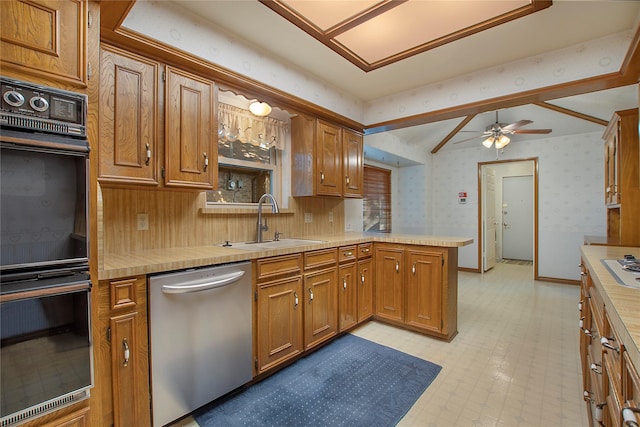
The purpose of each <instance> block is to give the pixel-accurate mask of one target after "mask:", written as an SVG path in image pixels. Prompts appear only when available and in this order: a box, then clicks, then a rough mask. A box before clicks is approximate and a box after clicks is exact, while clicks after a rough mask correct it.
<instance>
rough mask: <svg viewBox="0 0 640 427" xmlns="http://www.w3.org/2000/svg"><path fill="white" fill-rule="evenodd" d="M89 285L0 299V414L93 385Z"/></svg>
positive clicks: (8, 413)
mask: <svg viewBox="0 0 640 427" xmlns="http://www.w3.org/2000/svg"><path fill="white" fill-rule="evenodd" d="M89 300H90V293H89V290H87V289H85V290H81V291H76V292H71V293H63V294H55V295H50V296H43V297H37V298H28V299H21V300H15V301H9V302H3V303H2V306H1V310H0V316H1V319H0V330H1V334H2V340H1V348H0V363H1V369H0V375H1V377H2V383H1V386H2V387H1V390H2V393H1V394H2V398H1V399H0V401H1V404H0V406H1V409H2V413H1V416H2V417H5V416H7V415H11V414H13V413H16V412H18V411H21V410H24V409H26V408H30V407H32V406H34V405H37V404H40V403H43V402H46V401H48V400H50V399H54V398H59V397H61V396H64V395H66V394H69V393H72V392H76V391H78V390H80V389H83V388H86V387H90V386H91V385H92V375H91V367H92V365H91V339H90V337H91V335H90V330H91V329H90V323H89V317H88V316H89V306H90V303H89Z"/></svg>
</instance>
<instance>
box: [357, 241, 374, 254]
mask: <svg viewBox="0 0 640 427" xmlns="http://www.w3.org/2000/svg"><path fill="white" fill-rule="evenodd" d="M372 249H373V248H372V245H371V243H363V244H361V245H358V258H367V257H370V256H371V255H372V253H373V251H372Z"/></svg>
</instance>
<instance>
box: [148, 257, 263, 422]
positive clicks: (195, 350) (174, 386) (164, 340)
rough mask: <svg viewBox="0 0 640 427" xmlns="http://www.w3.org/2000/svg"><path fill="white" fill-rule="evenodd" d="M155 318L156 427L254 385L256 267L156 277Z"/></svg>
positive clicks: (153, 286)
mask: <svg viewBox="0 0 640 427" xmlns="http://www.w3.org/2000/svg"><path fill="white" fill-rule="evenodd" d="M149 319H150V320H149V322H150V326H149V328H150V340H151V344H150V345H151V392H152V396H151V397H152V405H153V425H154V426H162V425H165V424H167V423H169V422H171V421H174V420H176V419H177V418H180V417H182V416H183V415H186V414H188V413H189V412H191V411H193V410H194V409H196V408H198V407H200V406H202V405H204V404H206V403H208V402H211V401H212V400H214V399H216V398H218V397H220V396H222V395H224V394H225V393H227V392H229V391H231V390H233V389H235V388H237V387H239V386H241V385H243V384H245V383H247V382H248V381H250V380H251V378H252V369H251V357H252V356H251V354H252V352H251V339H252V338H251V337H252V331H251V328H252V321H251V263H249V262H242V263H235V264H226V265H221V266H215V267H207V268H201V269H194V270H187V271H182V272H177V273H168V274H162V275H157V276H152V277H151V278H150V279H149Z"/></svg>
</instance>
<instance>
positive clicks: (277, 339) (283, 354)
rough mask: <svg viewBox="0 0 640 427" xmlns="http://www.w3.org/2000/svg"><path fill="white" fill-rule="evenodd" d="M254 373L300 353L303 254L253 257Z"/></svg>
mask: <svg viewBox="0 0 640 427" xmlns="http://www.w3.org/2000/svg"><path fill="white" fill-rule="evenodd" d="M253 271H254V276H255V277H254V283H255V299H256V304H255V315H254V318H255V319H256V325H255V327H254V331H255V346H254V349H255V350H254V351H255V368H256V369H255V372H254V373H255V374H256V375H258V374H261V373H263V372H265V371H268V370H269V369H271V368H274V367H276V366H278V365H280V364H282V363H284V362H286V361H288V360H290V359H292V358H294V357H296V356H297V355H299V354H300V353H302V351H303V349H304V348H303V345H304V343H303V291H302V274H301V272H302V255H301V254H293V255H284V256H280V257H271V258H264V259H259V260H256V261H254V265H253Z"/></svg>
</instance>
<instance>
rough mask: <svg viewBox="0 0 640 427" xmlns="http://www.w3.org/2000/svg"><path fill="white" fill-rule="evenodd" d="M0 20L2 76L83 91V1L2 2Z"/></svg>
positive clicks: (84, 18) (85, 78) (84, 61)
mask: <svg viewBox="0 0 640 427" xmlns="http://www.w3.org/2000/svg"><path fill="white" fill-rule="evenodd" d="M0 20H1V21H0V22H1V25H0V40H1V41H0V51H2V58H1V60H0V67H1V68H2V70H3V75H7V76H9V74H11V75H12V76H13V77H15V78H20V79H25V75H33V76H37V77H40V78H44V79H47V80H55V81H58V82H61V83H63V85H73V86H79V87H86V85H87V60H86V58H87V47H86V46H87V42H86V37H87V2H86V0H30V1H20V0H4V1H2V13H1V14H0ZM7 71H9V73H7Z"/></svg>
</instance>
